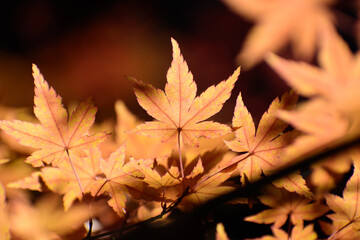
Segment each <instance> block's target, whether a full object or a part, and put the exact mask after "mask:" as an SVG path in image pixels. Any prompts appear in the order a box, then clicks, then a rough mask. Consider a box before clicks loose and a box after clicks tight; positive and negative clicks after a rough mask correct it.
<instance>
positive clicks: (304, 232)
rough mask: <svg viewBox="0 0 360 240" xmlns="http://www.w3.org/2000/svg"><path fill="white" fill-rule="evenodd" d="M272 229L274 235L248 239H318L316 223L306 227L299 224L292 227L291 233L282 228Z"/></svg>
mask: <svg viewBox="0 0 360 240" xmlns="http://www.w3.org/2000/svg"><path fill="white" fill-rule="evenodd" d="M271 231H272V232H273V234H274V236H268V235H266V236H263V237H260V238H252V239H247V240H289V239H291V240H303V239H306V240H316V239H317V234H316V232H315V231H314V225H313V224H309V225H307V226H306V227H304V226H303V224H297V225H295V226H294V227H293V228H292V229H291V234H290V236H289V234H288V233H287V232H285V231H284V230H283V229H281V228H277V227H271Z"/></svg>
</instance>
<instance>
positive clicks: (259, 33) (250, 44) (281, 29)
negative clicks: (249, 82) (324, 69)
mask: <svg viewBox="0 0 360 240" xmlns="http://www.w3.org/2000/svg"><path fill="white" fill-rule="evenodd" d="M223 1H224V2H225V3H226V4H227V5H228V6H229V7H230V8H231V9H232V10H233V11H234V12H236V13H238V14H240V15H242V16H245V17H246V18H248V19H249V20H253V21H256V22H257V24H256V25H255V26H254V27H253V28H252V29H251V30H250V33H249V34H248V36H247V38H246V40H245V43H244V45H243V47H242V51H241V52H240V54H239V55H238V61H239V62H240V64H241V65H243V66H244V67H246V68H250V67H252V66H254V65H255V64H257V63H258V62H259V61H261V60H262V59H263V57H264V56H265V55H266V54H267V52H269V51H273V52H276V51H278V50H280V49H281V48H282V47H284V46H285V45H286V44H287V43H288V42H291V43H292V44H293V47H294V52H295V54H296V55H298V56H300V57H302V58H305V59H311V57H312V56H313V54H314V52H315V46H316V44H317V35H319V33H320V32H321V31H322V30H323V29H327V28H331V27H332V18H333V17H332V15H331V13H330V12H329V10H328V9H327V5H330V4H331V3H332V2H333V1H332V0H317V1H314V0H292V1H288V0H274V1H266V0H265V1H264V0H251V1H249V0H223ZM269 36H272V37H269Z"/></svg>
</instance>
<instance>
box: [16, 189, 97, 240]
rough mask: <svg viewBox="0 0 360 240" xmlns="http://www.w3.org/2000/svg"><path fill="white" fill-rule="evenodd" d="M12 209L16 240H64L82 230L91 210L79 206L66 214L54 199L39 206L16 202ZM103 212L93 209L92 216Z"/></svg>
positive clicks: (43, 201)
mask: <svg viewBox="0 0 360 240" xmlns="http://www.w3.org/2000/svg"><path fill="white" fill-rule="evenodd" d="M9 208H10V211H9V212H10V215H9V221H10V224H11V226H10V228H11V233H12V237H14V238H16V239H18V238H19V239H39V240H48V239H63V238H61V236H65V235H67V234H70V233H71V232H74V231H75V230H77V229H79V228H82V227H83V225H84V222H85V221H87V220H88V219H89V206H87V205H85V204H84V205H76V206H73V207H71V208H70V209H69V210H68V211H66V212H64V210H63V209H62V208H61V207H60V208H59V201H58V199H57V198H56V196H53V195H50V196H49V195H45V196H43V197H42V198H40V199H38V200H37V201H36V203H35V206H32V205H31V204H30V203H29V202H27V201H21V200H15V201H12V202H11V203H10V204H9ZM99 210H101V209H100V208H98V206H93V209H92V212H93V213H94V214H97V213H98V212H99ZM78 237H79V236H78ZM81 237H83V236H81Z"/></svg>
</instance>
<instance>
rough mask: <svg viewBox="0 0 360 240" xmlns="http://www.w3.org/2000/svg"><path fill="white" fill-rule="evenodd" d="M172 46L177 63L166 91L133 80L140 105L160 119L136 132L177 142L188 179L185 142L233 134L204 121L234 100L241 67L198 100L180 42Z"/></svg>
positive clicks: (142, 126)
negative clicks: (182, 149)
mask: <svg viewBox="0 0 360 240" xmlns="http://www.w3.org/2000/svg"><path fill="white" fill-rule="evenodd" d="M171 43H172V46H173V61H172V63H171V67H170V68H169V70H168V72H167V76H166V77H167V84H166V86H165V92H164V91H162V90H160V89H156V88H154V87H153V86H151V85H149V84H145V83H143V82H141V81H139V80H137V79H135V78H129V80H130V81H131V82H132V83H133V85H134V91H135V95H136V97H137V100H138V102H139V104H140V105H141V106H142V107H143V108H144V109H145V110H146V111H147V113H148V114H149V115H151V116H152V117H154V118H155V119H156V120H155V121H152V122H145V124H141V125H140V126H138V127H136V129H134V130H133V131H132V133H139V134H142V135H144V136H156V137H158V136H162V141H163V142H169V141H172V140H177V144H178V150H179V162H180V172H181V177H182V178H184V169H183V162H182V156H181V142H184V143H185V144H189V145H192V146H198V145H199V143H198V140H197V138H198V137H205V138H215V137H219V136H223V135H225V134H227V133H229V132H231V128H230V127H229V126H227V125H224V124H221V123H218V122H213V121H204V120H206V119H207V118H209V117H211V116H212V115H214V114H215V113H217V112H219V111H220V110H221V108H222V106H223V104H224V102H225V101H226V100H227V99H228V98H229V97H230V94H231V91H232V89H233V87H234V84H235V82H236V80H237V78H238V76H239V74H240V68H237V69H236V70H235V72H234V73H233V75H231V76H230V77H229V78H228V79H227V80H226V81H222V82H221V83H219V84H218V85H216V86H211V87H209V88H208V89H207V90H205V91H204V92H203V93H202V94H201V95H200V96H199V97H196V90H197V86H196V83H195V82H194V81H193V75H192V73H191V72H189V68H188V66H187V63H186V62H185V61H184V58H183V56H182V55H181V53H180V48H179V45H178V43H177V42H176V41H175V40H174V39H171Z"/></svg>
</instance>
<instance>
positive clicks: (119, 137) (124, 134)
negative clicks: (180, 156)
mask: <svg viewBox="0 0 360 240" xmlns="http://www.w3.org/2000/svg"><path fill="white" fill-rule="evenodd" d="M115 111H116V117H117V124H116V144H117V145H121V144H122V143H124V142H125V141H126V155H127V156H128V157H129V156H131V157H134V158H135V159H140V158H144V159H147V158H155V157H158V156H165V155H170V154H171V151H172V149H173V145H171V144H170V143H163V142H161V138H160V137H153V138H151V139H149V138H148V137H146V136H142V135H139V134H129V131H130V130H132V129H134V128H136V127H137V126H138V125H140V124H142V122H141V121H140V120H139V119H137V117H136V116H135V115H134V114H132V113H131V112H130V111H129V110H128V109H127V108H126V106H125V104H124V103H123V102H122V101H120V100H118V101H116V103H115ZM139 149H141V151H139ZM128 157H127V159H128Z"/></svg>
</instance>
